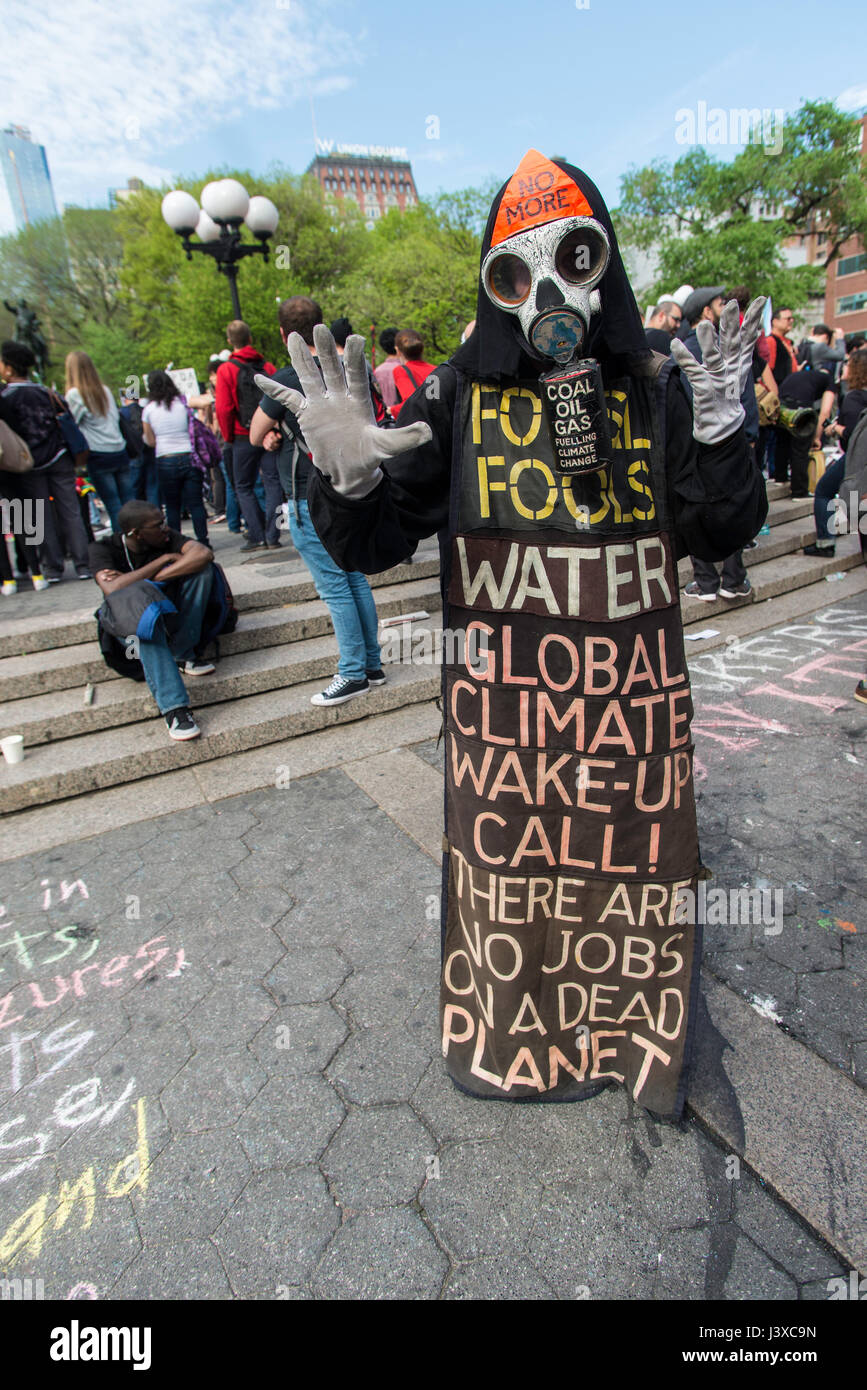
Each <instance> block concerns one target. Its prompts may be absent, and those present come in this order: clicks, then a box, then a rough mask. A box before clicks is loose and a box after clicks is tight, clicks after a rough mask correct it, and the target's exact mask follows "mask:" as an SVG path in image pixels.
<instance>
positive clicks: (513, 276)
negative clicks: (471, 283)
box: [487, 252, 533, 309]
mask: <svg viewBox="0 0 867 1390" xmlns="http://www.w3.org/2000/svg"><path fill="white" fill-rule="evenodd" d="M487 278H488V292H489V294H490V295H491V297H492V299H495V300H498V301H499V303H500V304H503V305H507V306H508V307H509V308H510V309H511V308H514V307H515V306H516V305H518V304H523V302H524V300H525V299H526V298H527V295H528V294H529V293H530V286H531V285H532V283H533V277H532V274H531V271H530V267H529V266H528V265H527V263H526V261H522V260H521V257H520V256H513V255H511V254H509V253H508V252H506V253H504V254H503V255H502V256H497V257H496V258H495V259H494V260H493V261H491V263H490V265H489V266H488V277H487Z"/></svg>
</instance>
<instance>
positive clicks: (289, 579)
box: [0, 542, 439, 658]
mask: <svg viewBox="0 0 867 1390" xmlns="http://www.w3.org/2000/svg"><path fill="white" fill-rule="evenodd" d="M217 558H218V559H219V555H218V557H217ZM438 574H439V550H438V548H437V547H436V545H434V546H431V545H430V542H425V544H424V546H421V547H419V549H418V550H417V551H416V555H415V558H414V560H413V562H412V564H411V565H396V566H395V567H394V569H390V570H383V572H382V573H381V574H372V575H370V576H369V579H370V585H371V588H373V589H383V588H389V589H390V588H393V587H394V585H396V584H404V583H416V582H418V581H420V580H422V579H431V578H433V577H435V576H437V575H438ZM227 576H228V579H229V583H230V585H231V587H232V593H233V594H234V597H235V603H236V606H237V608H238V611H239V613H249V612H252V611H253V610H257V609H262V608H280V607H284V606H288V605H296V604H302V603H313V602H318V599H317V595H316V587H315V585H314V583H313V580H312V579H311V578H310V572H309V570H308V569H307V568H306V566H305V565H304V564H303V563H302V562H301V561H299V560H296V561H294V562H291V561H290V562H287V563H285V564H283V563H280V562H277V563H275V562H273V561H272V562H271V563H270V564H265V563H260V564H259V565H252V564H251V563H250V562H249V561H248V562H247V563H246V564H245V565H237V566H234V567H233V568H231V569H229V570H227ZM82 587H84V586H82ZM101 601H102V600H101V598H100V594H99V590H98V589H97V587H96V585H95V584H92V585H88V595H87V603H86V604H85V605H84V606H83V607H82V608H81V609H79V610H77V611H76V612H74V613H66V614H57V613H42V614H38V615H32V614H31V615H30V616H29V617H27V616H24V617H14V618H12V619H10V620H9V621H5V618H6V613H5V611H4V615H3V616H4V622H3V630H2V633H0V658H5V657H10V656H24V655H25V654H27V653H35V652H45V651H55V650H57V649H58V648H61V647H72V646H78V645H80V644H81V643H82V642H89V641H91V640H92V638H93V633H94V621H93V615H94V613H95V611H96V609H97V608H98V607H99V604H100V603H101Z"/></svg>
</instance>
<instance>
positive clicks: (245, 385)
mask: <svg viewBox="0 0 867 1390" xmlns="http://www.w3.org/2000/svg"><path fill="white" fill-rule="evenodd" d="M229 361H230V362H234V364H235V366H236V367H237V368H238V385H237V396H238V419H239V420H240V422H241V424H242V426H243V427H244V429H245V430H248V429H249V428H250V422H251V420H252V419H253V416H254V415H255V413H256V407H257V406H258V404H259V402H260V401H261V399H262V392H261V390H260V388H259V387H258V386H257V385H256V382H255V380H254V378H255V376H256V374H257V373H261V372H264V371H265V359H264V357H256V358H254V359H252V360H251V359H248V358H244V357H230V358H229Z"/></svg>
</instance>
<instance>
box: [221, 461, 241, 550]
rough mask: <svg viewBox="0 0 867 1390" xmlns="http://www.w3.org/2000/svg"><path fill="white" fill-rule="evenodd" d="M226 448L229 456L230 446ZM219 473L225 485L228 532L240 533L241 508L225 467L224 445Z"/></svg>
mask: <svg viewBox="0 0 867 1390" xmlns="http://www.w3.org/2000/svg"><path fill="white" fill-rule="evenodd" d="M228 448H229V453H230V454H231V452H232V446H231V445H229V446H228ZM220 472H221V473H222V475H223V482H224V483H225V484H226V524H227V526H228V528H229V530H230V531H240V529H241V508H240V507H239V506H238V496H237V493H236V492H235V486H234V483H233V482H232V479H231V477H230V476H229V470H228V468H227V467H226V446H225V445H224V446H223V452H222V454H221V456H220Z"/></svg>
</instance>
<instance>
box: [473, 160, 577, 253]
mask: <svg viewBox="0 0 867 1390" xmlns="http://www.w3.org/2000/svg"><path fill="white" fill-rule="evenodd" d="M592 216H593V209H592V208H591V206H590V204H589V203H588V201H587V199H586V198H585V196H584V194H583V193H582V192H581V189H580V188H579V187H578V185H577V183H576V182H575V180H574V179H571V178H570V177H569V175H568V174H564V173H563V170H562V169H558V167H557V165H556V164H552V162H551V160H550V159H546V158H545V156H544V155H543V154H540V153H539V151H538V150H528V151H527V153H526V154H525V155H524V158H523V159H522V160H521V162H520V164H519V165H518V167H517V169H516V170H515V172H514V174H513V175H512V177H511V178H510V179H509V182H508V185H507V187H506V191H505V193H504V194H503V197H502V201H501V203H500V208H499V211H498V213H497V220H496V222H495V223H494V234H493V236H492V237H491V245H492V246H497V245H498V244H499V243H500V242H501V241H505V240H506V238H507V237H510V236H514V235H515V233H516V232H526V231H527V230H528V229H529V228H531V227H540V226H542V224H543V223H545V222H554V221H555V220H556V219H558V218H561V217H592Z"/></svg>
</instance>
